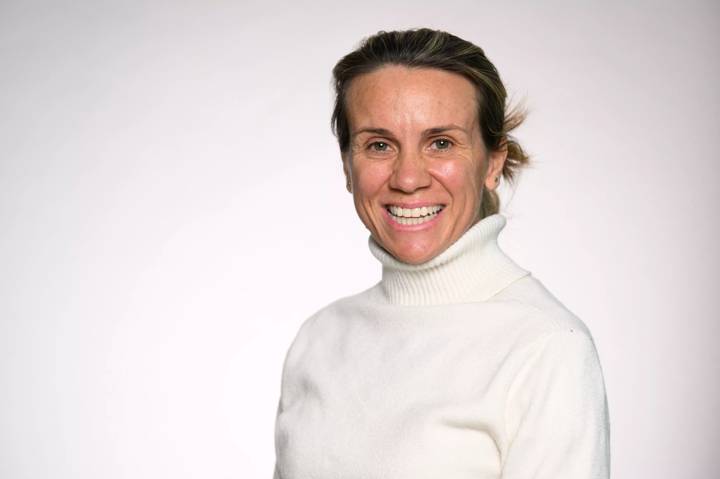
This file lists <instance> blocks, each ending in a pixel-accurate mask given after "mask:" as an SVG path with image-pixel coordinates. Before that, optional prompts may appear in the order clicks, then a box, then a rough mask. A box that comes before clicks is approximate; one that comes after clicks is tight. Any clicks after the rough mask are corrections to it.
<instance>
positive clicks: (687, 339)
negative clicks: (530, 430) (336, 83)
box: [0, 0, 720, 479]
mask: <svg viewBox="0 0 720 479" xmlns="http://www.w3.org/2000/svg"><path fill="white" fill-rule="evenodd" d="M630 3H632V4H630ZM581 4H582V5H581ZM719 11H720V9H719V7H718V4H717V3H716V2H712V1H706V2H699V1H694V2H685V3H684V6H681V5H680V3H679V2H669V1H667V2H614V3H608V2H527V3H512V4H508V3H507V2H478V1H476V2H471V1H465V2H462V1H444V2H430V1H426V2H419V1H407V2H388V1H376V0H368V1H364V2H340V1H336V2H332V1H324V2H316V3H309V4H304V5H301V4H300V2H294V3H290V2H288V3H287V4H282V3H279V2H229V1H200V0H196V1H184V2H148V1H141V2H120V1H118V2H106V1H77V0H76V1H62V2H59V1H56V2H33V1H23V2H19V1H18V2H15V1H10V2H9V1H3V2H2V3H1V4H0V379H1V381H0V477H2V478H8V479H11V478H12V479H15V478H18V479H19V478H33V479H35V478H53V479H65V478H67V479H70V478H73V479H78V478H87V479H91V478H92V479H95V478H99V477H102V478H133V479H135V478H153V479H155V478H160V477H173V478H191V477H192V478H231V477H235V478H241V477H242V478H255V477H257V478H261V477H270V476H271V474H272V467H273V462H274V445H273V432H274V421H275V416H274V415H275V411H276V406H277V400H278V397H279V391H280V372H281V367H282V362H283V359H284V355H285V352H286V350H287V348H288V346H289V344H290V341H291V340H292V338H293V337H294V335H295V333H296V331H297V328H298V327H299V325H300V324H301V322H302V321H303V320H304V319H305V318H306V317H307V316H309V315H310V314H311V313H312V312H314V311H315V310H317V309H318V308H320V307H322V306H324V305H325V304H327V303H328V302H330V301H332V300H334V299H337V298H338V297H340V296H344V295H347V294H352V293H355V292H357V291H359V290H361V289H364V288H366V287H368V286H370V285H371V284H373V283H374V282H375V281H377V280H378V279H379V274H380V271H379V265H378V264H377V261H376V260H375V259H374V258H373V257H372V256H371V255H370V253H369V251H368V249H367V244H366V241H367V234H366V231H365V230H364V228H363V227H362V225H361V224H360V221H359V220H358V219H357V218H356V216H355V212H354V209H353V206H352V202H351V198H350V195H349V194H347V193H346V192H345V189H344V186H343V177H342V171H341V165H340V160H339V157H338V152H337V146H336V144H335V140H334V138H333V137H332V136H331V134H330V131H329V116H330V108H331V90H330V70H331V68H332V66H333V64H334V62H335V61H336V60H337V59H339V58H340V56H342V55H343V54H345V53H347V52H348V51H350V50H351V49H352V48H353V47H354V46H355V45H356V44H357V42H358V41H359V40H360V39H361V38H362V37H364V36H366V35H369V34H371V33H374V32H376V31H377V30H380V29H395V28H409V27H419V26H430V27H435V28H442V29H446V30H449V31H451V32H453V33H456V34H458V35H460V36H462V37H464V38H466V39H468V40H471V41H473V42H475V43H477V44H479V45H480V46H482V47H483V48H484V49H485V50H486V52H487V54H488V56H489V57H490V59H491V60H492V61H494V62H495V63H496V65H497V67H498V68H499V70H500V72H501V74H502V75H503V78H504V79H505V80H506V82H507V84H508V87H509V89H510V91H511V92H512V95H513V98H514V99H515V100H517V101H520V100H524V101H525V102H526V105H527V106H528V107H529V109H530V111H531V114H530V117H529V119H528V121H527V123H526V124H525V125H524V126H523V127H522V129H520V130H519V131H518V136H519V138H520V139H521V140H522V142H523V144H524V145H525V146H526V148H527V149H528V150H529V151H530V152H531V153H532V154H533V155H534V159H535V166H534V167H533V168H532V169H530V170H527V171H526V172H525V173H524V174H523V175H522V177H521V179H520V181H519V184H518V187H517V189H516V192H515V193H514V194H513V192H512V191H510V190H509V189H507V188H505V190H504V192H503V195H504V197H505V199H506V203H505V204H506V208H505V210H504V213H505V214H506V215H507V216H508V226H507V227H506V229H505V231H504V232H503V234H502V236H501V245H502V246H503V247H504V249H505V250H506V251H507V252H508V253H509V254H510V255H511V256H512V257H514V258H515V260H516V261H517V262H518V263H519V264H521V265H522V266H524V267H526V268H527V269H529V270H531V271H532V272H533V274H534V275H535V276H536V277H538V278H539V279H541V280H542V281H543V282H544V283H545V284H546V285H547V286H548V287H549V288H550V290H551V291H552V292H553V293H554V294H555V295H556V296H557V297H558V298H560V299H561V300H562V301H563V302H564V303H565V304H566V305H567V306H568V307H569V308H570V309H571V310H573V311H574V312H575V313H576V314H578V315H579V316H580V317H581V318H582V319H584V321H585V322H586V323H587V324H588V326H589V327H590V329H591V331H592V332H593V334H594V336H595V339H596V343H597V346H598V350H599V353H600V356H601V361H602V365H603V369H604V372H605V379H606V384H607V391H608V398H609V406H610V414H611V434H612V459H613V461H612V468H613V477H615V478H639V477H643V478H655V479H658V478H668V479H670V478H672V479H676V478H681V477H682V478H709V477H713V475H714V474H716V473H717V471H718V469H720V459H719V457H720V455H719V454H718V444H720V427H719V424H720V420H718V417H717V412H718V406H720V386H719V384H718V378H719V377H720V368H719V365H720V353H719V350H718V347H717V343H718V338H719V337H720V327H719V321H718V320H719V319H720V318H719V317H718V316H719V315H718V310H719V307H720V304H719V302H720V300H719V297H720V294H718V283H719V282H718V270H719V268H718V267H719V266H720V261H718V259H719V258H718V256H719V255H718V248H717V238H716V236H717V234H718V232H719V229H718V226H719V225H718V223H719V215H718V208H717V205H718V204H720V201H719V200H720V198H719V196H720V192H719V191H720V190H719V188H718V180H719V179H720V175H719V174H718V173H719V172H720V167H719V166H718V148H719V147H720V140H719V139H718V137H719V135H718V126H719V122H718V118H720V101H719V99H720V98H719V97H720V95H719V93H718V74H719V73H720V69H719V66H720V65H719V64H720V60H719V58H720V55H719V54H718V45H720V42H719V40H720V33H719V32H720V16H719Z"/></svg>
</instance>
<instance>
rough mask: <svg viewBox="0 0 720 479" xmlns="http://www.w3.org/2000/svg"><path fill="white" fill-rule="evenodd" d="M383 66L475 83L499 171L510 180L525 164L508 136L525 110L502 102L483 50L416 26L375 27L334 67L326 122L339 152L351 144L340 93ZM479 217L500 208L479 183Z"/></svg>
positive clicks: (495, 76)
mask: <svg viewBox="0 0 720 479" xmlns="http://www.w3.org/2000/svg"><path fill="white" fill-rule="evenodd" d="M384 65H404V66H407V67H425V68H438V69H441V70H446V71H449V72H453V73H458V74H460V75H462V76H464V77H465V78H467V79H468V80H470V82H471V83H472V84H473V85H475V89H476V92H477V109H478V119H479V120H480V121H479V124H480V131H481V133H482V138H483V141H484V142H485V146H486V147H487V148H488V150H489V151H497V150H500V149H502V148H507V159H506V160H505V164H504V166H503V170H502V176H503V177H504V178H505V179H506V180H508V181H510V182H511V183H512V182H513V180H514V179H515V175H516V172H517V171H518V170H519V169H520V168H522V167H524V166H526V165H528V164H529V161H530V159H529V156H528V155H527V153H526V152H525V151H524V150H523V148H522V147H521V146H520V144H519V143H518V142H517V140H516V139H515V138H514V137H513V136H511V135H510V132H511V131H513V130H514V129H515V128H517V127H518V126H520V124H521V123H522V122H523V121H524V120H525V116H526V113H525V111H524V110H521V109H518V108H512V109H511V108H509V107H508V105H507V91H506V90H505V86H504V85H503V83H502V81H501V80H500V74H499V73H498V71H497V69H496V68H495V66H494V65H493V64H492V63H491V62H490V60H488V58H487V57H486V56H485V52H484V51H483V50H482V49H481V48H480V47H478V46H477V45H474V44H473V43H470V42H468V41H467V40H463V39H462V38H459V37H457V36H455V35H452V34H450V33H448V32H444V31H440V30H431V29H429V28H419V29H413V30H404V31H391V32H386V31H379V32H378V33H376V34H375V35H372V36H370V37H368V38H365V39H364V40H363V41H362V42H361V43H360V45H359V46H358V48H357V49H356V50H354V51H352V52H350V53H348V54H347V55H345V56H344V57H343V58H341V59H340V61H339V62H337V64H336V65H335V67H334V68H333V71H332V72H333V83H334V86H335V108H334V110H333V113H332V118H331V121H330V124H331V128H332V131H333V134H334V135H335V136H336V137H337V140H338V143H339V145H340V151H341V152H342V153H343V154H345V153H347V152H348V149H349V146H350V131H349V125H348V118H347V110H346V105H345V95H346V93H347V89H348V87H349V85H350V82H351V81H352V80H353V79H354V78H355V77H357V76H359V75H362V74H363V73H370V72H371V71H373V70H376V69H378V68H380V67H382V66H384ZM480 209H481V211H480V217H481V218H484V217H486V216H489V215H491V214H494V213H497V212H498V211H499V210H500V199H499V197H498V195H497V192H496V191H494V190H488V189H487V188H483V195H482V202H481V207H480Z"/></svg>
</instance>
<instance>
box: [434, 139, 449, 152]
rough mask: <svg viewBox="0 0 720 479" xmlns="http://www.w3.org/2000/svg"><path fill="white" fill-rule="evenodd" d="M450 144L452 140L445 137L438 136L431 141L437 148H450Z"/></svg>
mask: <svg viewBox="0 0 720 479" xmlns="http://www.w3.org/2000/svg"><path fill="white" fill-rule="evenodd" d="M451 144H452V142H451V141H450V140H448V139H447V138H438V139H437V140H434V141H433V145H434V146H435V148H437V149H438V150H447V149H448V148H450V145H451Z"/></svg>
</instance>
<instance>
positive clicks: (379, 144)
mask: <svg viewBox="0 0 720 479" xmlns="http://www.w3.org/2000/svg"><path fill="white" fill-rule="evenodd" d="M389 146H390V145H388V144H387V143H385V142H384V141H374V142H372V143H370V149H371V150H373V151H387V149H388V147H389Z"/></svg>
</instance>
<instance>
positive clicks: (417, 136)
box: [343, 65, 506, 264]
mask: <svg viewBox="0 0 720 479" xmlns="http://www.w3.org/2000/svg"><path fill="white" fill-rule="evenodd" d="M346 100H347V102H346V103H347V115H348V120H349V127H350V150H349V152H348V154H346V155H344V158H343V164H344V169H345V174H346V175H347V177H348V189H350V190H351V192H352V193H353V200H354V203H355V209H356V210H357V213H358V215H359V216H360V219H361V220H362V222H363V223H364V224H365V226H366V227H367V228H368V230H370V233H371V234H372V236H373V237H374V238H375V240H376V241H377V242H378V243H379V244H380V245H382V246H383V248H385V249H386V250H387V251H388V252H390V253H391V254H392V255H393V256H394V257H395V258H397V259H398V260H400V261H403V262H405V263H410V264H420V263H424V262H426V261H428V260H430V259H431V258H433V257H435V256H437V255H438V254H439V253H441V252H443V251H444V250H445V249H446V248H447V247H448V246H450V245H451V244H452V243H454V242H455V241H456V240H457V239H458V238H460V236H462V235H463V233H465V231H467V230H468V229H469V228H470V227H471V226H472V225H474V224H475V223H476V222H477V221H478V220H479V219H480V218H479V216H480V203H481V198H482V187H483V184H484V186H485V187H486V188H490V189H492V188H495V186H496V183H495V182H494V178H495V176H497V175H499V174H500V172H501V170H502V165H503V163H504V161H505V156H506V154H505V153H504V152H493V153H490V154H488V152H487V149H486V147H485V145H484V143H483V140H482V136H481V134H480V128H479V124H478V118H477V102H476V96H475V87H474V86H473V84H472V83H470V81H468V80H467V79H465V78H464V77H462V76H461V75H459V74H455V73H451V72H447V71H444V70H439V69H433V68H408V67H404V66H397V65H391V66H385V67H382V68H380V69H378V70H375V71H373V72H371V73H367V74H364V75H360V76H358V77H357V78H355V79H354V80H352V82H351V84H350V86H349V88H348V90H347V96H346Z"/></svg>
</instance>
